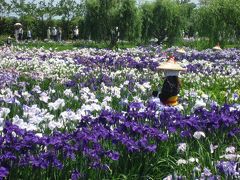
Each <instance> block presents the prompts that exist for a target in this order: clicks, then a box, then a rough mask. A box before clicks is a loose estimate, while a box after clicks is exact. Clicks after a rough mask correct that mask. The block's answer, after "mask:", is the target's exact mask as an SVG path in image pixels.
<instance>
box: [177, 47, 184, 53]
mask: <svg viewBox="0 0 240 180" xmlns="http://www.w3.org/2000/svg"><path fill="white" fill-rule="evenodd" d="M177 52H178V53H181V54H185V53H186V51H185V50H184V49H183V48H179V49H177Z"/></svg>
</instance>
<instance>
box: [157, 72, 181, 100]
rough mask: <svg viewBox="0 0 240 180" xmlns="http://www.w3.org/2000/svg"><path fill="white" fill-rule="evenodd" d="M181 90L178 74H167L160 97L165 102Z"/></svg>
mask: <svg viewBox="0 0 240 180" xmlns="http://www.w3.org/2000/svg"><path fill="white" fill-rule="evenodd" d="M179 91H180V84H179V80H178V76H167V77H166V79H165V81H164V83H163V87H162V90H161V93H160V94H159V98H160V100H161V102H165V101H166V100H167V99H168V98H170V97H172V96H177V95H178V93H179Z"/></svg>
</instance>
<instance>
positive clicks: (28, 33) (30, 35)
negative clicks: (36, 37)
mask: <svg viewBox="0 0 240 180" xmlns="http://www.w3.org/2000/svg"><path fill="white" fill-rule="evenodd" d="M27 40H28V41H31V40H32V32H31V30H30V29H28V30H27Z"/></svg>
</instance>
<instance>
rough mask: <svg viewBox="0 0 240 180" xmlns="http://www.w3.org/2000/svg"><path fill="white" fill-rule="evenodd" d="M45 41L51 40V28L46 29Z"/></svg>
mask: <svg viewBox="0 0 240 180" xmlns="http://www.w3.org/2000/svg"><path fill="white" fill-rule="evenodd" d="M47 39H48V40H50V39H51V28H50V27H48V29H47Z"/></svg>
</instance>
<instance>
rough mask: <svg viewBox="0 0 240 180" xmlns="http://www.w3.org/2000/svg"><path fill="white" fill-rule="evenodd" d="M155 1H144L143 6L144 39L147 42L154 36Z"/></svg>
mask: <svg viewBox="0 0 240 180" xmlns="http://www.w3.org/2000/svg"><path fill="white" fill-rule="evenodd" d="M153 8H154V4H153V3H149V2H147V3H144V4H143V5H142V6H141V18H142V31H141V32H142V40H144V41H145V42H147V41H148V40H150V39H151V38H152V37H153V36H152V35H153V29H152V26H153Z"/></svg>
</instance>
